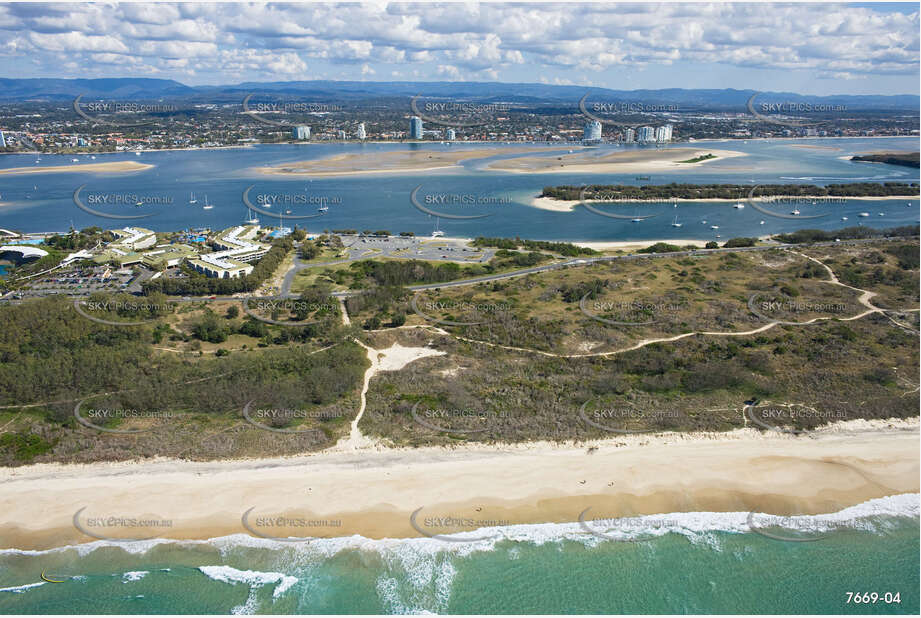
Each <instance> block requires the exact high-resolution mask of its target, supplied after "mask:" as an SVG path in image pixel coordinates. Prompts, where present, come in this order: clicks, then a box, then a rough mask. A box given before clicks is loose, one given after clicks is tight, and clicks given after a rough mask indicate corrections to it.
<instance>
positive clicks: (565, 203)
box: [530, 195, 921, 212]
mask: <svg viewBox="0 0 921 618" xmlns="http://www.w3.org/2000/svg"><path fill="white" fill-rule="evenodd" d="M772 197H774V198H775V199H776V198H781V199H783V200H824V201H828V200H855V201H865V202H879V201H885V200H918V199H921V195H882V196H873V195H871V196H837V195H834V196H828V195H776V196H772ZM586 201H587V202H591V203H593V204H658V205H668V204H672V203H674V202H695V203H698V202H699V203H701V204H707V203H720V202H725V203H727V204H729V203H732V204H734V203H737V202H742V203H745V202H749V201H757V202H759V203H767V204H770V203H772V201H773V200H771V199H768V198H765V197H756V198H749V197H743V198H726V197H707V198H683V197H663V198H662V199H658V200H630V199H622V200H586ZM580 203H581V202H580V201H579V200H560V199H557V198H555V197H542V196H540V195H536V196H534V197H533V198H531V204H530V205H531V206H532V207H533V208H540V209H541V210H550V211H553V212H573V210H574V209H575V207H576V206H578V205H579V204H580Z"/></svg>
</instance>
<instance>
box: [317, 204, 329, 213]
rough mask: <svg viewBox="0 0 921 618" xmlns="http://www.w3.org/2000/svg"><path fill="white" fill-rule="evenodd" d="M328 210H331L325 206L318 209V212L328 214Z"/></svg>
mask: <svg viewBox="0 0 921 618" xmlns="http://www.w3.org/2000/svg"><path fill="white" fill-rule="evenodd" d="M327 210H329V206H325V205H324V206H320V207H319V208H317V212H326V211H327Z"/></svg>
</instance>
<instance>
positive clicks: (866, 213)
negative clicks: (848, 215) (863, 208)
mask: <svg viewBox="0 0 921 618" xmlns="http://www.w3.org/2000/svg"><path fill="white" fill-rule="evenodd" d="M857 216H858V217H869V216H870V213H868V212H862V213H860V214H859V215H857Z"/></svg>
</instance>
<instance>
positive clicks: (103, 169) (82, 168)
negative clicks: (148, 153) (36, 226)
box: [0, 161, 153, 176]
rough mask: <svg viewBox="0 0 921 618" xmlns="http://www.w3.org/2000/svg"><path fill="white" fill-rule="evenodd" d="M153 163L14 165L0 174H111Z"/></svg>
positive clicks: (145, 166) (139, 170)
mask: <svg viewBox="0 0 921 618" xmlns="http://www.w3.org/2000/svg"><path fill="white" fill-rule="evenodd" d="M152 167H153V165H150V164H149V163H138V162H137V161H111V162H109V163H79V164H76V165H50V166H48V167H13V168H9V169H4V170H0V174H5V175H8V176H17V175H21V174H60V173H67V172H84V173H90V174H92V173H97V174H111V173H118V172H142V171H144V170H149V169H150V168H152Z"/></svg>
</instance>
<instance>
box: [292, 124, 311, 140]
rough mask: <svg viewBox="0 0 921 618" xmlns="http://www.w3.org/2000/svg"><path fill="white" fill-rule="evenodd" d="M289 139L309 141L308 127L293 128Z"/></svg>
mask: <svg viewBox="0 0 921 618" xmlns="http://www.w3.org/2000/svg"><path fill="white" fill-rule="evenodd" d="M291 137H293V138H294V139H299V140H306V139H310V127H294V128H293V129H291Z"/></svg>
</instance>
